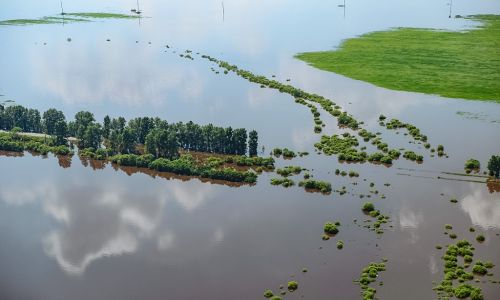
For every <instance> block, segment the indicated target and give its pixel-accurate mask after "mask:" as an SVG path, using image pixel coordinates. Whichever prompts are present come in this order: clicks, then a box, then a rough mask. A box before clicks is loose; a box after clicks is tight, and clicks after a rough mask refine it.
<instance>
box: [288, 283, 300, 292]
mask: <svg viewBox="0 0 500 300" xmlns="http://www.w3.org/2000/svg"><path fill="white" fill-rule="evenodd" d="M287 287H288V291H290V292H294V291H296V290H297V289H298V288H299V284H298V283H297V281H289V282H288V284H287Z"/></svg>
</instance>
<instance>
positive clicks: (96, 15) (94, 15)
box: [0, 12, 140, 26]
mask: <svg viewBox="0 0 500 300" xmlns="http://www.w3.org/2000/svg"><path fill="white" fill-rule="evenodd" d="M137 18H140V16H136V15H127V14H115V13H100V12H88V13H66V14H64V15H58V16H48V17H43V18H39V19H13V20H3V21H0V25H3V26H27V25H44V24H62V23H75V22H92V21H93V19H137Z"/></svg>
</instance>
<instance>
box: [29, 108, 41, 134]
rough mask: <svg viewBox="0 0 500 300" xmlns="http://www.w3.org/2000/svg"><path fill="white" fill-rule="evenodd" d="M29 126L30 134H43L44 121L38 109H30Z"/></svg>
mask: <svg viewBox="0 0 500 300" xmlns="http://www.w3.org/2000/svg"><path fill="white" fill-rule="evenodd" d="M27 118H28V124H27V128H26V131H29V132H38V133H39V132H42V121H41V117H40V112H39V111H38V110H37V109H32V108H30V109H28V116H27Z"/></svg>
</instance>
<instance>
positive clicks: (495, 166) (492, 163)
mask: <svg viewBox="0 0 500 300" xmlns="http://www.w3.org/2000/svg"><path fill="white" fill-rule="evenodd" d="M488 170H489V171H490V175H491V176H495V177H496V178H499V177H500V155H492V156H491V158H490V160H489V161H488Z"/></svg>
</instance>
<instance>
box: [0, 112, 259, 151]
mask: <svg viewBox="0 0 500 300" xmlns="http://www.w3.org/2000/svg"><path fill="white" fill-rule="evenodd" d="M16 127H17V128H20V129H21V130H22V131H23V132H32V133H45V134H47V135H51V136H53V137H54V139H55V141H56V144H57V145H67V142H68V141H67V139H68V137H75V138H76V139H77V146H78V148H80V149H87V148H93V149H100V148H106V149H107V150H108V153H110V154H141V152H145V153H148V154H152V155H153V156H154V157H156V158H159V157H163V158H168V159H175V158H178V157H179V148H182V149H184V150H187V151H199V152H208V153H219V154H231V155H246V154H248V155H249V156H256V155H257V147H258V134H257V132H256V131H255V130H252V131H250V132H248V133H247V130H246V129H244V128H235V129H233V128H232V127H226V128H223V127H217V126H214V125H212V124H208V125H198V124H195V123H193V122H192V121H189V122H187V123H183V122H178V123H168V122H167V121H166V120H163V119H160V118H158V117H156V118H152V117H139V118H135V119H132V120H129V121H128V122H127V121H126V120H125V118H123V117H118V118H113V119H112V118H110V117H109V116H106V117H105V118H104V120H103V122H102V124H101V123H99V122H97V121H96V119H95V117H94V115H93V114H92V113H91V112H88V111H80V112H78V113H76V115H75V117H74V120H73V121H67V120H66V116H65V115H64V113H63V112H62V111H59V110H57V109H54V108H51V109H49V110H47V111H45V112H44V113H43V114H41V113H40V112H39V111H38V110H37V109H31V108H25V107H23V106H21V105H10V106H3V105H0V129H3V130H7V131H10V130H12V129H13V128H16Z"/></svg>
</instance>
